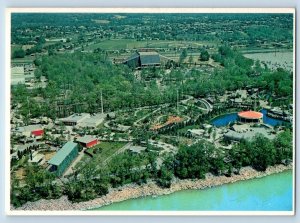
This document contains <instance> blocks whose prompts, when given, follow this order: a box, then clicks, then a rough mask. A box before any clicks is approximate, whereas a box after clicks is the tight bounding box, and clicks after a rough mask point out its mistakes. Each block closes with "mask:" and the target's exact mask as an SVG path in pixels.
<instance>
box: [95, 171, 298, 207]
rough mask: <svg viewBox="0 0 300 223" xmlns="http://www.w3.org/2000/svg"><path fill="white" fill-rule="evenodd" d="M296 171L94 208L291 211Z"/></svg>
mask: <svg viewBox="0 0 300 223" xmlns="http://www.w3.org/2000/svg"><path fill="white" fill-rule="evenodd" d="M292 209H293V174H292V171H291V170H289V171H285V172H282V173H278V174H273V175H270V176H266V177H262V178H258V179H252V180H246V181H239V182H236V183H232V184H225V185H222V186H218V187H214V188H209V189H204V190H184V191H179V192H175V193H173V194H169V195H163V196H159V197H155V198H154V197H143V198H138V199H131V200H127V201H123V202H119V203H114V204H111V205H108V206H104V207H101V208H97V209H94V210H93V211H95V210H97V211H113V210H118V211H120V210H127V211H134V210H139V211H149V210H153V211H155V210H156V211H159V210H164V211H292Z"/></svg>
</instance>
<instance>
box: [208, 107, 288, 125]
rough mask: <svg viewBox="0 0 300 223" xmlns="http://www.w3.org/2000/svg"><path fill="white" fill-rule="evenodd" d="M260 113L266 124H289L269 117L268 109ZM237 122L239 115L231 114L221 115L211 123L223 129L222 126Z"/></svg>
mask: <svg viewBox="0 0 300 223" xmlns="http://www.w3.org/2000/svg"><path fill="white" fill-rule="evenodd" d="M260 112H261V113H263V114H264V115H263V123H265V124H268V125H271V126H276V125H284V124H285V123H287V122H285V121H282V120H279V119H275V118H271V117H268V116H267V110H266V109H262V110H260ZM237 120H238V115H237V113H230V114H226V115H221V116H218V117H216V118H214V119H213V120H212V121H211V123H212V124H213V125H214V126H216V127H222V126H226V125H228V124H230V123H232V122H235V121H237Z"/></svg>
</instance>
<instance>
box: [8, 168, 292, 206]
mask: <svg viewBox="0 0 300 223" xmlns="http://www.w3.org/2000/svg"><path fill="white" fill-rule="evenodd" d="M292 169H293V165H292V164H290V165H288V166H285V165H282V164H279V165H275V166H271V167H268V168H267V170H266V171H264V172H259V171H256V170H254V169H253V168H252V167H243V168H241V170H240V174H239V175H232V176H231V177H226V176H214V175H212V174H210V173H208V174H206V179H193V180H180V179H176V180H175V181H174V182H172V184H171V187H170V188H160V187H159V186H157V185H156V184H155V182H154V181H149V182H148V183H147V184H143V185H137V184H129V185H124V186H122V187H119V188H113V189H110V191H109V193H108V194H106V195H105V196H102V197H99V198H95V199H93V200H90V201H84V202H78V203H72V202H71V201H69V200H68V198H67V196H65V195H64V196H62V197H60V198H58V199H51V200H46V199H41V200H38V201H35V202H27V203H26V204H24V205H23V206H21V207H18V208H14V207H12V205H11V211H46V210H47V211H72V210H73V211H74V210H90V209H95V208H100V207H102V206H106V205H110V204H112V203H116V202H121V201H125V200H129V199H135V198H141V197H146V196H161V195H167V194H171V193H174V192H177V191H181V190H191V189H192V190H195V189H206V188H211V187H216V186H221V185H223V184H229V183H234V182H237V181H243V180H250V179H255V178H261V177H265V176H269V175H271V174H276V173H281V172H284V171H287V170H292Z"/></svg>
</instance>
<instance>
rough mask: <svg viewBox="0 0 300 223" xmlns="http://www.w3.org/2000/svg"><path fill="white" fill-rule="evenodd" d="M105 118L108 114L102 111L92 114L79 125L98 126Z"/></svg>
mask: <svg viewBox="0 0 300 223" xmlns="http://www.w3.org/2000/svg"><path fill="white" fill-rule="evenodd" d="M105 118H106V115H105V114H102V113H98V114H92V115H90V116H89V117H87V118H85V119H83V120H81V121H79V122H78V124H77V125H78V126H79V127H87V128H96V127H97V126H98V125H100V124H101V123H102V122H104V120H105Z"/></svg>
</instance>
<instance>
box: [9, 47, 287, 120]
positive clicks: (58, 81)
mask: <svg viewBox="0 0 300 223" xmlns="http://www.w3.org/2000/svg"><path fill="white" fill-rule="evenodd" d="M199 55H200V52H199ZM212 58H214V60H215V61H217V62H219V63H220V64H221V65H222V66H221V68H218V69H215V71H214V72H213V73H212V74H208V73H206V72H201V71H199V70H197V69H194V68H192V69H191V70H190V72H186V71H185V70H184V66H185V65H181V64H179V67H178V68H177V69H176V68H175V69H173V70H172V71H171V72H170V73H169V74H165V73H164V71H163V69H164V68H161V69H160V68H151V69H150V70H143V71H141V79H140V80H138V79H137V78H135V75H134V74H135V71H134V70H131V69H129V68H128V67H127V66H125V65H114V64H112V63H111V62H110V61H109V59H108V58H107V56H106V55H105V54H103V53H81V52H76V53H74V54H59V55H55V54H54V55H52V56H44V57H42V58H39V59H36V60H35V64H36V65H37V67H38V69H37V70H36V71H35V76H36V77H37V78H38V79H39V78H40V77H41V76H45V77H46V78H47V79H48V80H49V84H48V85H47V87H46V88H37V89H33V90H28V89H26V88H25V86H22V85H18V86H16V87H13V88H12V93H13V94H12V95H13V98H12V102H13V105H16V104H17V103H21V104H22V107H21V108H20V114H22V115H27V114H28V110H30V115H31V117H40V116H48V117H51V118H55V117H56V116H57V107H58V105H63V106H65V107H67V106H69V110H70V112H90V113H92V112H95V111H97V110H99V109H100V96H101V91H102V92H103V99H104V110H105V111H115V110H117V109H124V108H136V107H141V106H147V105H158V104H163V103H167V102H168V103H175V102H176V98H177V95H176V94H177V90H179V92H180V96H181V97H183V95H186V94H189V95H193V96H195V97H204V96H207V95H209V94H212V93H213V94H219V95H221V94H223V93H224V92H225V90H236V89H242V88H245V87H246V86H251V87H257V88H260V89H261V90H264V91H265V95H269V99H270V100H271V99H272V97H271V96H276V97H277V98H281V100H278V101H277V103H280V101H282V103H284V104H286V105H287V104H289V103H290V102H291V101H292V89H293V75H292V73H290V72H288V71H285V70H283V69H278V70H277V71H272V70H269V69H268V68H266V67H262V66H261V65H260V63H258V62H256V63H255V62H254V61H253V60H251V59H247V58H245V57H244V56H243V55H242V54H241V53H240V52H239V51H238V50H236V49H232V48H230V47H228V46H222V47H220V48H219V51H218V53H216V54H214V55H212ZM149 74H151V75H150V78H149ZM157 77H159V78H163V80H164V83H165V87H164V88H163V89H162V88H160V87H159V86H158V85H157V83H156V81H155V78H157ZM36 96H39V97H42V98H43V101H42V102H41V101H39V102H37V101H36V100H35V99H34V98H35V97H36ZM27 98H29V99H28V100H29V103H24V101H25V102H26V101H27ZM49 105H51V106H49ZM61 115H67V114H66V113H65V114H64V113H63V114H61Z"/></svg>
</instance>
